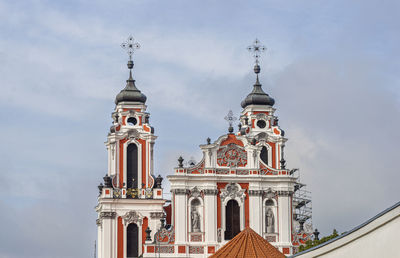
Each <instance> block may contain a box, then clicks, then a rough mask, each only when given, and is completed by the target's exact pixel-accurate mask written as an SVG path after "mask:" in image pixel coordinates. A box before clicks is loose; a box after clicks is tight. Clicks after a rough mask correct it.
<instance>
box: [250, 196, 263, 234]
mask: <svg viewBox="0 0 400 258" xmlns="http://www.w3.org/2000/svg"><path fill="white" fill-rule="evenodd" d="M249 201H250V227H251V229H253V230H254V231H255V232H257V234H259V235H260V236H263V227H262V225H263V212H262V211H263V210H262V191H261V190H249Z"/></svg>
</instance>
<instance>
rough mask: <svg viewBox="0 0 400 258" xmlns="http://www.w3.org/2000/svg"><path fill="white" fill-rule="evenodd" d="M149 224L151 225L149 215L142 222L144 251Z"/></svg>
mask: <svg viewBox="0 0 400 258" xmlns="http://www.w3.org/2000/svg"><path fill="white" fill-rule="evenodd" d="M148 226H149V219H148V218H147V217H144V218H143V224H142V252H144V243H145V242H146V229H147V227H148Z"/></svg>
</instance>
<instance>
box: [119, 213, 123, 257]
mask: <svg viewBox="0 0 400 258" xmlns="http://www.w3.org/2000/svg"><path fill="white" fill-rule="evenodd" d="M117 231H118V233H117V241H118V247H117V248H118V250H117V257H118V258H124V225H122V217H118V227H117Z"/></svg>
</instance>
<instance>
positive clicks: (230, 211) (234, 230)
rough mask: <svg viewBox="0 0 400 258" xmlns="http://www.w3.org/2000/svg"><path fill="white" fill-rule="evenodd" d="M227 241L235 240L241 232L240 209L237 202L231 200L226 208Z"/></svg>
mask: <svg viewBox="0 0 400 258" xmlns="http://www.w3.org/2000/svg"><path fill="white" fill-rule="evenodd" d="M225 211H226V213H225V214H226V227H225V229H226V230H225V240H230V239H232V238H234V237H235V236H236V235H237V234H239V232H240V207H239V204H238V202H237V201H236V200H229V201H228V203H227V204H226V207H225Z"/></svg>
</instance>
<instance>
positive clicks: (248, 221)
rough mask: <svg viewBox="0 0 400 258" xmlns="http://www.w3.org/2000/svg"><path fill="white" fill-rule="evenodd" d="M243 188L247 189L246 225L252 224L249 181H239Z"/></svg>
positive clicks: (245, 202) (245, 203)
mask: <svg viewBox="0 0 400 258" xmlns="http://www.w3.org/2000/svg"><path fill="white" fill-rule="evenodd" d="M239 185H240V187H241V188H242V189H246V200H245V201H244V226H245V227H249V226H250V203H249V183H239Z"/></svg>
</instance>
